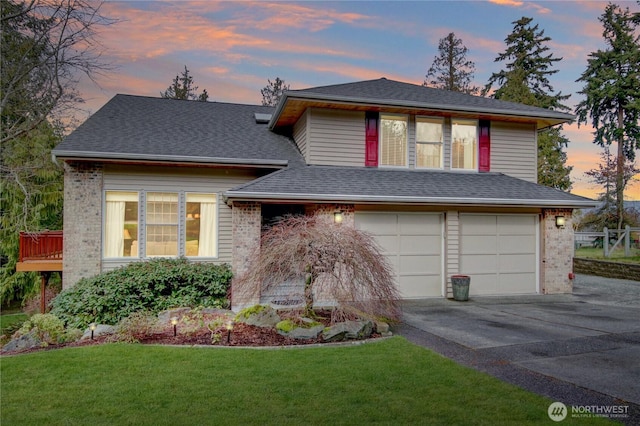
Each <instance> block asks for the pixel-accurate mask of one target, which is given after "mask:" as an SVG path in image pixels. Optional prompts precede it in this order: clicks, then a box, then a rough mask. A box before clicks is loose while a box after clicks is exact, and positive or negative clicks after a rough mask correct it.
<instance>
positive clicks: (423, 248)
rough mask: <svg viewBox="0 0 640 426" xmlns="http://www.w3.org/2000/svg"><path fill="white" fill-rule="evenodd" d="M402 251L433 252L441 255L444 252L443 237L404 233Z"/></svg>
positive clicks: (401, 244) (401, 242)
mask: <svg viewBox="0 0 640 426" xmlns="http://www.w3.org/2000/svg"><path fill="white" fill-rule="evenodd" d="M400 252H401V253H419V254H432V255H438V256H440V253H441V252H442V242H441V237H440V236H439V235H438V236H437V237H435V236H424V235H402V236H401V237H400Z"/></svg>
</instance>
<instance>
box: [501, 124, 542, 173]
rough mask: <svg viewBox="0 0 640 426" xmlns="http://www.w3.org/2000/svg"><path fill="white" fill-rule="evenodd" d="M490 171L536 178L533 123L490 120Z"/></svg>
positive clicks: (536, 154) (536, 150)
mask: <svg viewBox="0 0 640 426" xmlns="http://www.w3.org/2000/svg"><path fill="white" fill-rule="evenodd" d="M491 171H492V172H499V173H504V174H505V175H508V176H513V177H516V178H520V179H524V180H527V181H529V182H534V183H535V182H537V180H538V147H537V138H536V130H535V125H534V124H522V123H506V122H496V121H493V122H491Z"/></svg>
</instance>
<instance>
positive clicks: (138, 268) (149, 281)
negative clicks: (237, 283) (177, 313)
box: [51, 258, 232, 328]
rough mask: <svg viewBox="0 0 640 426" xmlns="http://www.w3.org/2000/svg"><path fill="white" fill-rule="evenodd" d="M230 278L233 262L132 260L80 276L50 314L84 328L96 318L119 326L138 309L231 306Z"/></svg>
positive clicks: (59, 298)
mask: <svg viewBox="0 0 640 426" xmlns="http://www.w3.org/2000/svg"><path fill="white" fill-rule="evenodd" d="M231 276H232V274H231V269H230V267H229V265H226V264H225V265H213V264H209V263H190V262H189V261H188V260H187V259H184V258H181V259H154V260H151V261H148V262H136V263H131V264H129V265H127V266H124V267H121V268H118V269H116V270H113V271H109V272H105V273H103V274H100V275H96V276H95V277H91V278H83V279H81V280H80V281H78V283H77V284H76V285H75V286H73V287H72V288H70V289H67V290H64V291H62V292H61V293H60V294H59V295H58V296H57V297H56V298H55V299H54V300H53V308H52V310H51V313H52V314H54V315H56V316H57V317H59V318H60V319H62V320H63V321H64V322H65V324H66V325H67V326H68V327H77V328H84V327H86V326H87V325H88V324H90V323H92V322H97V323H100V324H112V325H115V324H117V323H118V322H119V321H120V320H121V319H123V318H126V317H128V316H129V315H130V314H132V313H133V312H138V311H148V312H151V313H157V312H160V311H163V310H165V309H168V308H174V307H179V306H189V307H196V306H203V307H213V308H219V307H226V305H227V304H228V301H227V290H228V288H229V285H230V283H231Z"/></svg>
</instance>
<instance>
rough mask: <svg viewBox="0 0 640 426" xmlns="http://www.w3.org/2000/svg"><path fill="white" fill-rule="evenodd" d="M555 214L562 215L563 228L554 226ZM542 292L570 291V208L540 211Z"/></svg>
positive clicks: (571, 270) (571, 266) (571, 227)
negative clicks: (542, 245) (541, 222)
mask: <svg viewBox="0 0 640 426" xmlns="http://www.w3.org/2000/svg"><path fill="white" fill-rule="evenodd" d="M556 216H564V218H565V221H566V223H565V226H564V228H558V227H557V226H556ZM542 221H543V224H542V225H543V226H542V231H543V233H544V235H543V242H544V247H542V265H543V266H542V271H541V275H542V277H541V278H542V292H543V293H545V294H554V293H571V292H572V291H573V282H572V281H571V280H570V279H569V274H570V273H571V272H573V220H572V210H571V209H552V210H543V212H542Z"/></svg>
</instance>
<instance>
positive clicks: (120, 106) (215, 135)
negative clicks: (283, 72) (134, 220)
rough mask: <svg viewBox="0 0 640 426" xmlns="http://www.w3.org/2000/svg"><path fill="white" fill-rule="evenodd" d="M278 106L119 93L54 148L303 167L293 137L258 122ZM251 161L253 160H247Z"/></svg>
mask: <svg viewBox="0 0 640 426" xmlns="http://www.w3.org/2000/svg"><path fill="white" fill-rule="evenodd" d="M272 112H273V108H272V107H264V106H258V105H240V104H227V103H218V102H196V101H181V100H173V99H162V98H151V97H142V96H130V95H116V96H115V97H114V98H112V99H111V100H110V101H109V102H108V103H107V104H106V105H104V106H103V107H102V108H101V109H100V110H99V111H97V112H96V113H95V114H94V115H93V116H91V117H90V118H89V119H87V121H86V122H84V123H83V124H82V125H81V126H80V127H78V129H76V130H75V131H74V132H73V133H71V134H70V135H69V136H68V137H67V138H66V139H65V140H64V141H63V142H61V143H60V144H59V145H58V146H57V147H56V148H55V150H54V154H55V155H56V156H59V157H63V158H65V157H81V158H82V157H84V158H116V159H138V160H139V159H147V160H154V159H155V160H157V159H161V158H163V157H166V160H167V161H171V159H181V160H185V161H194V162H197V161H204V162H215V161H214V160H216V159H218V160H220V159H227V160H229V162H232V163H233V162H237V163H242V162H256V163H257V164H261V163H267V164H268V163H270V162H274V161H275V162H282V163H283V164H282V165H284V164H286V163H287V162H289V163H292V162H293V163H302V162H303V159H302V157H301V155H300V153H299V151H298V149H297V148H296V147H295V145H294V143H293V141H292V140H290V139H289V138H287V137H285V136H282V135H279V134H276V133H273V132H271V131H270V130H269V129H268V127H267V125H266V124H257V123H256V119H255V113H263V114H271V113H272ZM247 160H248V161H247Z"/></svg>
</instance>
